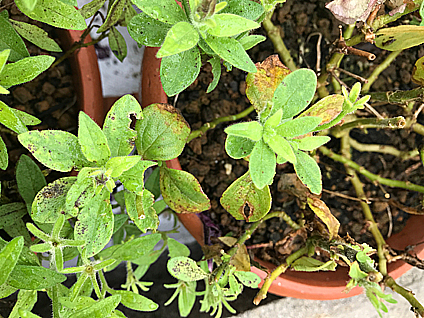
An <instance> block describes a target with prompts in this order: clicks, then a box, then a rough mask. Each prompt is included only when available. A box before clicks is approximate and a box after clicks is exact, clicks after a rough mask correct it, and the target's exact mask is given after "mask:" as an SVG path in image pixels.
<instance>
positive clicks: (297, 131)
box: [275, 116, 321, 138]
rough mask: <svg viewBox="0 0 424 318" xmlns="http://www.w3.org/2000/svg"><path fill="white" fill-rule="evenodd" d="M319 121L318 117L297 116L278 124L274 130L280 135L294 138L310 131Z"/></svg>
mask: <svg viewBox="0 0 424 318" xmlns="http://www.w3.org/2000/svg"><path fill="white" fill-rule="evenodd" d="M320 122H321V118H320V117H311V116H308V117H299V118H295V119H293V120H289V121H286V122H285V123H283V124H281V125H279V126H278V127H277V128H276V129H275V131H276V133H277V134H278V135H280V136H281V137H286V138H294V137H297V136H302V135H305V134H307V133H309V132H311V131H312V130H314V128H315V127H317V126H318V125H319V123H320Z"/></svg>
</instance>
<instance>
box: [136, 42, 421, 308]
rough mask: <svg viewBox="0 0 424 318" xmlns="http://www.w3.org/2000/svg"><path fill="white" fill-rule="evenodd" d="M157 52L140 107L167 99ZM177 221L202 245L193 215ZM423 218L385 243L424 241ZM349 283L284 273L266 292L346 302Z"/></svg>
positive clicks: (148, 54) (148, 57) (400, 266)
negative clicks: (161, 80) (342, 299)
mask: <svg viewBox="0 0 424 318" xmlns="http://www.w3.org/2000/svg"><path fill="white" fill-rule="evenodd" d="M157 50H158V49H157V48H146V50H145V52H144V58H143V64H142V92H143V95H142V105H143V107H144V106H147V105H149V104H151V103H166V102H167V100H168V98H167V96H166V94H165V93H164V91H163V89H162V85H161V83H160V78H159V68H160V60H159V59H157V58H156V57H155V55H156V52H157ZM167 165H168V167H170V168H173V169H181V166H180V163H179V161H178V159H174V160H171V161H168V162H167ZM178 217H179V219H180V221H181V223H183V225H184V226H185V227H186V228H187V230H188V231H189V232H190V233H191V234H192V235H193V236H194V238H195V239H196V240H197V242H198V243H199V244H200V245H204V244H205V242H204V233H203V223H202V222H201V221H200V219H199V218H198V217H197V215H196V214H178ZM422 224H424V216H415V215H413V216H411V217H410V218H409V220H408V221H407V223H406V226H405V227H404V229H403V230H402V232H400V233H398V234H395V235H393V236H392V237H390V238H389V239H388V240H387V242H388V243H389V244H390V246H391V247H392V248H394V249H400V250H401V249H404V248H405V247H406V246H408V245H414V244H417V243H419V242H422V241H424V231H422ZM414 252H415V253H416V254H417V255H418V257H420V258H424V244H420V245H418V246H416V247H415V248H414ZM256 261H258V262H259V263H260V264H262V265H263V266H265V267H267V268H269V269H270V270H272V269H273V268H275V267H276V266H275V265H273V264H270V263H267V262H264V261H262V260H258V259H256ZM411 268H412V266H410V265H408V264H406V263H404V262H402V261H397V262H395V263H391V264H389V265H388V270H389V275H391V276H392V277H393V278H394V279H396V278H398V277H400V276H401V275H402V274H404V273H406V272H407V271H408V270H409V269H411ZM251 270H252V272H254V273H256V274H258V275H259V276H260V277H261V278H262V279H264V278H265V277H266V275H267V274H266V273H265V272H264V271H261V270H259V269H258V268H256V267H252V269H251ZM348 280H349V276H348V270H347V269H346V268H342V267H340V266H339V267H338V268H337V270H336V271H335V272H314V273H307V272H295V271H288V272H286V273H284V274H283V275H281V276H280V277H278V278H277V279H276V280H275V281H274V282H273V284H272V286H271V288H270V289H269V292H270V293H272V294H275V295H279V296H287V297H294V298H303V299H317V300H330V299H339V298H347V297H352V296H355V295H358V294H360V293H362V288H359V287H356V288H354V289H352V290H351V291H350V292H349V293H344V292H343V291H344V289H345V287H346V284H347V282H348Z"/></svg>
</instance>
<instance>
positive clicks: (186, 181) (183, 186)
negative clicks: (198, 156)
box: [160, 166, 211, 213]
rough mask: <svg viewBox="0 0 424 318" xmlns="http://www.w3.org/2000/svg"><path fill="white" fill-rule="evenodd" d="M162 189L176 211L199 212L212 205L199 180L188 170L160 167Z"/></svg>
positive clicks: (166, 199) (163, 194)
mask: <svg viewBox="0 0 424 318" xmlns="http://www.w3.org/2000/svg"><path fill="white" fill-rule="evenodd" d="M160 190H161V193H162V196H163V199H164V200H165V202H166V204H168V206H169V207H170V208H171V209H172V210H174V211H176V212H180V213H199V212H202V211H205V210H208V209H210V207H211V205H210V201H209V199H208V197H207V196H206V195H205V194H204V192H203V190H202V188H201V186H200V184H199V181H197V179H196V178H195V177H194V176H193V175H191V174H190V173H188V172H185V171H182V170H175V169H168V168H166V167H165V166H162V167H160Z"/></svg>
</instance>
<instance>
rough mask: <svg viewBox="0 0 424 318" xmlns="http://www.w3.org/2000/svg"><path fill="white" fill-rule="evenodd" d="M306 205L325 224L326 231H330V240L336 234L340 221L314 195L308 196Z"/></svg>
mask: <svg viewBox="0 0 424 318" xmlns="http://www.w3.org/2000/svg"><path fill="white" fill-rule="evenodd" d="M308 205H309V207H310V208H311V209H312V211H314V213H315V215H316V216H317V217H319V218H320V219H321V221H322V222H324V224H325V225H326V226H327V228H328V232H329V233H330V240H331V239H332V238H333V237H335V236H337V234H338V232H339V227H340V223H339V221H338V220H337V219H336V218H335V217H334V215H333V214H332V213H331V211H330V209H329V208H328V207H327V205H326V204H325V203H324V202H323V201H321V200H319V199H317V198H315V197H308Z"/></svg>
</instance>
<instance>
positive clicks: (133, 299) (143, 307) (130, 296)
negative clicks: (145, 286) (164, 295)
mask: <svg viewBox="0 0 424 318" xmlns="http://www.w3.org/2000/svg"><path fill="white" fill-rule="evenodd" d="M111 293H112V295H120V296H121V303H122V305H124V306H125V307H128V308H130V309H132V310H139V311H144V312H149V311H154V310H156V309H158V307H159V305H158V304H156V303H155V302H153V301H152V300H150V299H149V298H147V297H144V296H142V295H139V294H136V293H133V292H132V291H129V290H114V291H111Z"/></svg>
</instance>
